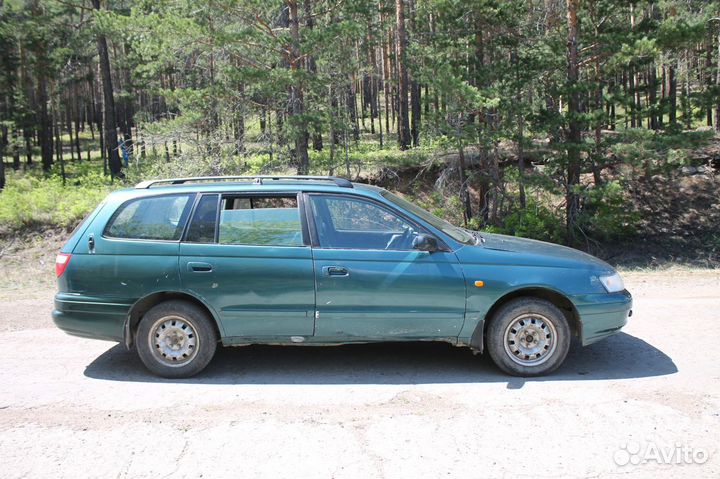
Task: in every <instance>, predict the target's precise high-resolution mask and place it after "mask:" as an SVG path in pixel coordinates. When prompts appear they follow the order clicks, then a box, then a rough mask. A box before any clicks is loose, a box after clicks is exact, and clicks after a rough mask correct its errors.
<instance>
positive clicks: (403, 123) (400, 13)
mask: <svg viewBox="0 0 720 479" xmlns="http://www.w3.org/2000/svg"><path fill="white" fill-rule="evenodd" d="M395 20H396V47H395V48H396V55H397V72H398V97H397V103H398V144H399V145H400V149H402V150H407V149H408V148H410V122H409V117H408V72H407V58H406V53H405V49H406V42H407V37H406V32H405V4H404V0H395Z"/></svg>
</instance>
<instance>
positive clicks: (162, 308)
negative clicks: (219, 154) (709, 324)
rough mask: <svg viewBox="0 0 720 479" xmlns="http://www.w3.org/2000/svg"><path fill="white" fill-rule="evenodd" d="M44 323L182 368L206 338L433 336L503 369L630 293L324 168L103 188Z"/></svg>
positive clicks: (617, 315)
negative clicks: (326, 173)
mask: <svg viewBox="0 0 720 479" xmlns="http://www.w3.org/2000/svg"><path fill="white" fill-rule="evenodd" d="M56 273H57V278H58V289H59V292H58V294H57V295H56V296H55V310H54V311H53V319H54V321H55V324H56V325H57V326H58V327H59V328H61V329H63V330H64V331H66V332H67V333H69V334H73V335H77V336H82V337H87V338H97V339H105V340H112V341H119V342H123V343H124V344H125V345H126V346H127V347H128V348H133V347H134V348H135V349H136V350H137V352H138V355H139V356H140V359H141V360H142V361H143V363H144V364H145V365H146V367H147V368H148V369H149V370H150V371H151V372H153V373H155V374H158V375H160V376H164V377H169V378H180V377H189V376H192V375H194V374H197V373H198V372H200V371H202V370H203V368H205V367H206V366H207V365H208V363H209V362H210V361H211V360H212V358H213V355H214V354H215V350H216V348H217V345H218V342H220V343H222V345H224V346H244V345H249V344H283V345H313V346H315V345H337V344H347V343H368V342H375V341H445V342H449V343H451V344H454V345H457V346H467V347H469V348H471V349H472V350H474V351H475V352H482V351H483V350H485V349H487V351H488V352H489V354H490V356H491V357H492V359H493V361H494V362H495V363H496V364H497V366H498V367H499V368H500V369H502V370H503V371H505V372H506V373H509V374H513V375H520V376H536V375H541V374H546V373H549V372H550V371H553V370H554V369H556V368H557V367H558V366H560V364H561V363H562V362H563V360H564V359H565V356H566V355H567V352H568V348H569V347H570V342H571V339H572V337H573V336H575V337H577V338H578V339H579V340H580V342H581V343H582V344H583V345H587V344H590V343H593V342H595V341H597V340H599V339H602V338H605V337H607V336H609V335H611V334H613V333H615V332H617V331H618V330H620V328H622V327H623V326H624V325H625V324H626V322H627V318H628V317H629V316H630V315H631V314H632V311H631V307H632V298H631V296H630V293H628V292H627V291H626V290H625V287H624V285H623V282H622V279H621V278H620V276H619V275H618V274H617V273H616V272H615V271H614V270H613V269H612V268H611V267H610V266H609V265H608V264H606V263H604V262H603V261H600V260H598V259H596V258H594V257H592V256H589V255H587V254H584V253H582V252H579V251H577V250H574V249H570V248H566V247H563V246H557V245H553V244H548V243H543V242H539V241H532V240H527V239H519V238H514V237H510V236H501V235H495V234H487V233H482V234H480V233H478V232H472V231H468V230H465V229H462V228H458V227H456V226H453V225H452V224H450V223H448V222H446V221H444V220H441V219H439V218H437V217H435V216H433V215H432V214H430V213H428V212H427V211H425V210H423V209H421V208H419V207H417V206H415V205H413V204H412V203H409V202H407V201H405V200H403V199H402V198H400V197H398V196H396V195H394V194H392V193H390V192H388V191H386V190H384V189H382V188H377V187H373V186H368V185H361V184H357V183H351V182H350V181H348V180H345V179H342V178H335V177H310V176H298V177H267V176H257V177H201V178H180V179H169V180H157V181H147V182H143V183H140V184H138V185H137V186H136V187H135V188H133V189H125V190H121V191H116V192H114V193H111V194H110V195H109V196H108V197H107V198H106V199H105V200H104V201H103V202H102V203H101V204H100V205H99V206H98V207H97V208H96V209H95V211H93V212H92V213H91V214H90V215H89V216H88V217H87V218H86V220H85V221H84V222H83V223H82V224H81V225H80V226H78V227H77V229H76V230H75V231H74V232H73V234H72V235H71V237H70V239H69V240H68V241H67V243H66V244H65V246H64V247H63V248H62V250H61V252H60V254H59V255H58V257H57V262H56Z"/></svg>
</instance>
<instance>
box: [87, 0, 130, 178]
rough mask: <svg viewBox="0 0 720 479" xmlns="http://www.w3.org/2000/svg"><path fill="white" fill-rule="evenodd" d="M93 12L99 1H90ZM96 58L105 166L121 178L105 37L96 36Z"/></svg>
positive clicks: (97, 8) (112, 173)
mask: <svg viewBox="0 0 720 479" xmlns="http://www.w3.org/2000/svg"><path fill="white" fill-rule="evenodd" d="M92 5H93V8H94V9H95V10H98V11H100V0H92ZM96 42H97V49H98V57H99V63H100V77H101V80H102V92H103V139H104V146H105V154H106V156H107V165H108V168H109V169H110V174H111V175H112V176H113V177H116V176H117V177H122V176H123V175H122V161H121V160H120V155H119V154H118V150H117V145H118V139H117V117H116V116H115V98H114V96H113V95H114V92H113V84H112V75H111V72H110V54H109V53H108V45H107V39H106V38H105V35H103V34H98V35H97V38H96Z"/></svg>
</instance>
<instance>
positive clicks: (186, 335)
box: [136, 301, 218, 378]
mask: <svg viewBox="0 0 720 479" xmlns="http://www.w3.org/2000/svg"><path fill="white" fill-rule="evenodd" d="M211 321H212V319H211V318H209V317H208V315H207V313H206V312H205V311H203V310H202V309H201V308H199V307H198V306H196V305H194V304H192V303H189V302H187V301H166V302H164V303H160V304H158V305H157V306H154V307H153V308H152V309H150V310H149V311H148V312H147V313H146V314H145V315H144V316H143V318H142V320H141V321H140V325H139V327H138V332H137V339H136V344H137V351H138V355H139V356H140V359H141V360H142V362H143V364H145V367H147V368H148V369H149V370H150V371H151V372H152V373H154V374H157V375H158V376H162V377H165V378H188V377H190V376H194V375H195V374H197V373H199V372H200V371H202V370H203V369H205V367H206V366H207V365H208V364H209V363H210V361H211V360H212V358H213V356H214V355H215V350H216V349H217V341H218V338H217V334H216V333H215V328H214V327H213V324H212V322H211Z"/></svg>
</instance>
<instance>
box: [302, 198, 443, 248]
mask: <svg viewBox="0 0 720 479" xmlns="http://www.w3.org/2000/svg"><path fill="white" fill-rule="evenodd" d="M303 196H308V197H309V196H334V197H344V198H349V199H352V200H359V201H366V202H368V203H371V204H374V205H376V206H378V207H380V208H382V209H385V210H387V211H389V212H390V213H392V214H394V215H396V216H398V217H400V218H402V219H403V220H404V221H406V222H408V223H410V224H411V225H413V226H414V227H416V228H417V230H418V232H419V233H423V234H427V235H430V236H432V237H433V238H435V239H436V240H437V242H438V251H443V252H449V253H452V252H453V250H452V248H450V246H449V245H448V244H447V242H446V241H445V240H444V239H443V238H441V237H439V236H438V235H437V234H435V233H433V232H432V231H430V230H429V229H428V228H427V227H426V226H425V225H424V224H422V223H419V222H418V221H417V220H415V219H414V218H411V217H409V216H408V215H406V214H405V213H404V212H402V211H401V210H398V209H396V208H393V207H392V206H389V205H387V204H385V203H383V202H382V201H378V200H376V199H375V198H371V197H368V196H362V195H355V194H352V193H344V192H343V193H336V192H319V191H309V192H305V193H304V195H303ZM310 201H312V200H311V199H309V198H308V199H307V201H306V203H307V204H308V207H307V208H306V215H307V221H308V224H309V225H310V237H311V244H312V247H313V248H317V249H327V250H352V251H387V252H398V251H402V252H408V251H418V250H416V249H413V248H410V249H391V250H388V249H375V248H330V247H326V246H321V245H320V238H319V235H318V232H317V224H316V223H315V216H314V215H313V213H312V208H310V207H309V203H310Z"/></svg>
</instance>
